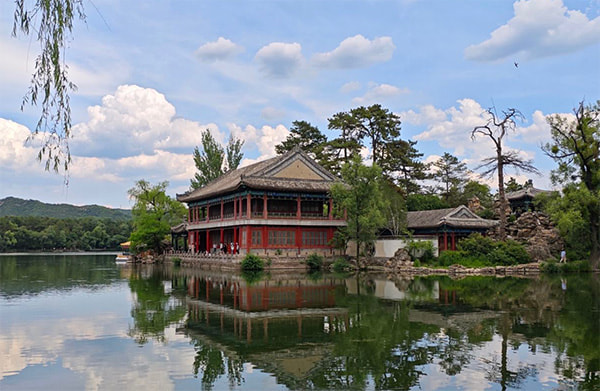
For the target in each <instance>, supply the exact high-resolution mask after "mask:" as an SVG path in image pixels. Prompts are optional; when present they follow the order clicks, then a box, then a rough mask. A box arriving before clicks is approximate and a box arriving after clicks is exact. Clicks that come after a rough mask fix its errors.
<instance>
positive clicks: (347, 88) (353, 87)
mask: <svg viewBox="0 0 600 391" xmlns="http://www.w3.org/2000/svg"><path fill="white" fill-rule="evenodd" d="M360 88H361V84H360V82H357V81H351V82H348V83H346V84H344V85H343V86H342V88H340V92H342V93H344V94H347V93H349V92H352V91H357V90H359V89H360Z"/></svg>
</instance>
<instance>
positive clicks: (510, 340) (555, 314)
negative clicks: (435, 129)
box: [0, 255, 600, 391]
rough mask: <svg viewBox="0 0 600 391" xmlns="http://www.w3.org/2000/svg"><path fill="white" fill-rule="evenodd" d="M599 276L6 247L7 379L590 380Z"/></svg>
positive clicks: (2, 359) (597, 369)
mask: <svg viewBox="0 0 600 391" xmlns="http://www.w3.org/2000/svg"><path fill="white" fill-rule="evenodd" d="M599 280H600V278H599V276H598V275H595V276H593V275H582V276H578V275H573V276H569V277H568V278H566V279H563V280H561V279H560V278H559V277H557V276H556V277H555V276H542V277H540V278H536V279H518V278H500V279H496V278H491V277H471V278H465V279H461V280H452V279H450V278H441V277H428V278H414V279H408V278H406V279H402V278H398V277H388V276H386V275H375V274H361V275H333V274H316V275H306V274H300V273H289V274H286V275H279V274H277V275H275V274H273V275H271V276H265V275H238V274H231V273H222V272H217V271H200V270H184V269H179V268H170V267H132V266H117V265H116V264H115V262H114V256H112V255H35V256H32V255H4V256H0V390H39V389H43V390H67V389H74V390H122V389H143V390H172V389H174V390H191V389H193V390H197V389H214V390H221V389H226V390H241V389H248V390H265V391H267V390H288V389H289V390H306V389H309V390H310V389H319V390H321V389H355V390H375V389H381V390H388V389H389V390H391V389H394V390H505V389H516V390H569V389H583V390H598V389H600V282H599Z"/></svg>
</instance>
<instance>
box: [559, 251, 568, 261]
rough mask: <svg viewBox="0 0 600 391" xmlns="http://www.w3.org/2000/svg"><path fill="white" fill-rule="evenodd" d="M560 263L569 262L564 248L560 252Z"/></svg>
mask: <svg viewBox="0 0 600 391" xmlns="http://www.w3.org/2000/svg"><path fill="white" fill-rule="evenodd" d="M560 263H567V252H566V251H565V249H564V248H563V249H562V251H561V252H560Z"/></svg>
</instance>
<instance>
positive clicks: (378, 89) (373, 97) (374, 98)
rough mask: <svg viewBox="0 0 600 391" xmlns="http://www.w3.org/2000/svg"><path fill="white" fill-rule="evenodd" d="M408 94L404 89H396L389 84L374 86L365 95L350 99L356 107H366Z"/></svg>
mask: <svg viewBox="0 0 600 391" xmlns="http://www.w3.org/2000/svg"><path fill="white" fill-rule="evenodd" d="M408 93H409V90H408V89H406V88H398V87H396V86H393V85H390V84H375V85H373V86H371V88H369V90H368V91H367V93H366V94H365V95H363V96H360V97H356V98H354V99H352V102H353V103H355V104H357V105H368V104H373V103H378V102H381V101H382V100H384V99H386V98H390V97H393V96H396V95H401V94H408Z"/></svg>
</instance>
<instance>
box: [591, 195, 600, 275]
mask: <svg viewBox="0 0 600 391" xmlns="http://www.w3.org/2000/svg"><path fill="white" fill-rule="evenodd" d="M589 212H590V229H591V231H592V232H591V237H592V248H591V250H590V265H591V267H592V269H596V270H598V269H600V210H598V207H597V206H596V205H594V204H592V205H591V206H590V208H589Z"/></svg>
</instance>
